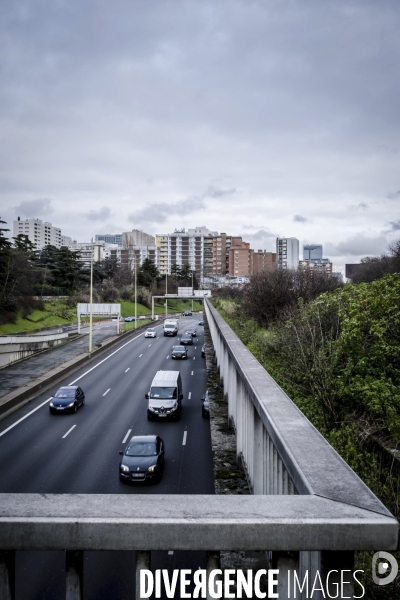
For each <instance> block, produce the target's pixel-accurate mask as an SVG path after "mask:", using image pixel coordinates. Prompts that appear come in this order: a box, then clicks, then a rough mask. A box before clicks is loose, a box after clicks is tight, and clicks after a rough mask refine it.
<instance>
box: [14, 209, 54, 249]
mask: <svg viewBox="0 0 400 600" xmlns="http://www.w3.org/2000/svg"><path fill="white" fill-rule="evenodd" d="M20 234H23V235H26V236H27V237H28V238H29V240H30V241H31V242H32V244H33V245H34V246H35V248H36V250H42V248H44V247H45V246H49V245H51V246H55V247H56V248H61V246H62V245H63V243H62V234H61V229H59V228H58V227H53V225H52V224H51V223H48V222H47V221H46V222H45V223H43V221H41V220H40V219H25V220H23V221H21V219H20V218H19V217H18V219H17V220H16V221H13V236H14V237H17V236H18V235H20Z"/></svg>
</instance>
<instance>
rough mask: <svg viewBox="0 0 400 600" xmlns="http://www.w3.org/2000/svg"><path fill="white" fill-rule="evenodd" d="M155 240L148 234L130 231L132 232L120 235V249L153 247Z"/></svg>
mask: <svg viewBox="0 0 400 600" xmlns="http://www.w3.org/2000/svg"><path fill="white" fill-rule="evenodd" d="M155 242H156V240H155V238H154V236H153V235H150V234H149V233H145V232H144V231H140V230H139V229H132V231H124V232H123V234H122V247H123V248H129V247H130V246H140V247H145V246H155Z"/></svg>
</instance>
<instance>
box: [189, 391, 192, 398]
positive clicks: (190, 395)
mask: <svg viewBox="0 0 400 600" xmlns="http://www.w3.org/2000/svg"><path fill="white" fill-rule="evenodd" d="M191 397H192V392H189V394H188V400H190V398H191Z"/></svg>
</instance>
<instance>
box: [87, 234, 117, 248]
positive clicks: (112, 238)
mask: <svg viewBox="0 0 400 600" xmlns="http://www.w3.org/2000/svg"><path fill="white" fill-rule="evenodd" d="M94 239H95V240H96V242H100V241H103V242H105V243H106V244H117V246H119V247H121V246H122V233H101V234H96V235H95V237H94Z"/></svg>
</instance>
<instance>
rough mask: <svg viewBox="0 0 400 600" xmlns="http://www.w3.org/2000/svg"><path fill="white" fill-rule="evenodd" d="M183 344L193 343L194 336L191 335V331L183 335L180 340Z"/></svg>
mask: <svg viewBox="0 0 400 600" xmlns="http://www.w3.org/2000/svg"><path fill="white" fill-rule="evenodd" d="M179 341H180V343H181V345H182V344H185V345H187V344H192V345H193V338H192V336H191V334H190V333H184V334H183V335H181V339H180V340H179Z"/></svg>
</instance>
